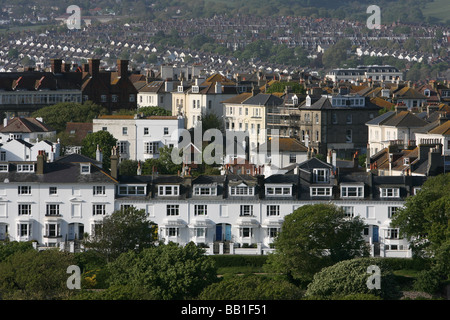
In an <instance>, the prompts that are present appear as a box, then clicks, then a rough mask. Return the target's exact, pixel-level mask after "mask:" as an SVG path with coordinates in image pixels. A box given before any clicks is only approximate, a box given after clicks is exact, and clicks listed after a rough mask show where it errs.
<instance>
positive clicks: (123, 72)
mask: <svg viewBox="0 0 450 320" xmlns="http://www.w3.org/2000/svg"><path fill="white" fill-rule="evenodd" d="M117 72H118V76H119V77H128V60H117Z"/></svg>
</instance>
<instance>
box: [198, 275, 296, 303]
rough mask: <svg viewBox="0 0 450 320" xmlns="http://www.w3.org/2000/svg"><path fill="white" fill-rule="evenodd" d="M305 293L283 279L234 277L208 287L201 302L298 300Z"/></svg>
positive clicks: (202, 294)
mask: <svg viewBox="0 0 450 320" xmlns="http://www.w3.org/2000/svg"><path fill="white" fill-rule="evenodd" d="M302 295H303V291H302V290H301V289H300V288H298V287H296V286H295V285H293V284H291V283H289V282H288V281H287V280H286V279H283V278H268V277H264V276H257V275H246V276H232V277H227V278H224V279H223V280H221V281H220V282H218V283H214V284H212V285H210V286H208V287H206V288H205V289H204V290H203V291H202V292H201V293H200V295H199V297H198V298H199V299H200V300H297V299H300V298H301V297H302Z"/></svg>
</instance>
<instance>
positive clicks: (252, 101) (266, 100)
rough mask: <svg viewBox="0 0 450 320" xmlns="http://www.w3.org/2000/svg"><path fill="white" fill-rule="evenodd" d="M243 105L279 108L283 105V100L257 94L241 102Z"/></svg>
mask: <svg viewBox="0 0 450 320" xmlns="http://www.w3.org/2000/svg"><path fill="white" fill-rule="evenodd" d="M242 104H244V105H262V106H279V105H282V104H283V99H281V98H279V97H277V96H275V95H273V94H266V93H258V94H256V95H254V96H251V97H250V98H248V99H247V100H245V101H243V102H242Z"/></svg>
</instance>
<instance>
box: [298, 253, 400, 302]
mask: <svg viewBox="0 0 450 320" xmlns="http://www.w3.org/2000/svg"><path fill="white" fill-rule="evenodd" d="M372 266H376V267H378V268H379V271H380V272H379V276H380V279H379V287H378V288H377V286H375V281H378V280H372V279H373V278H370V277H373V275H374V273H372V271H371V270H372V269H369V270H370V272H368V271H367V270H368V268H369V267H372ZM368 281H369V282H370V284H372V285H371V286H368V285H367V282H368ZM372 282H373V283H372ZM354 294H372V295H374V296H378V297H382V298H383V299H393V298H398V296H399V291H398V287H397V284H396V282H395V278H394V274H393V273H392V270H391V268H390V266H389V264H388V263H386V260H383V259H380V258H357V259H352V260H345V261H341V262H338V263H336V264H334V265H332V266H329V267H326V268H323V269H322V270H321V271H319V272H318V273H316V274H315V275H314V279H313V281H312V282H311V283H310V284H309V285H308V289H307V290H306V293H305V296H306V297H311V296H317V297H320V298H324V299H330V298H333V297H336V296H347V295H354Z"/></svg>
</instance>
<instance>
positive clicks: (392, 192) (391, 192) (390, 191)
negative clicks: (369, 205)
mask: <svg viewBox="0 0 450 320" xmlns="http://www.w3.org/2000/svg"><path fill="white" fill-rule="evenodd" d="M380 195H381V197H382V198H399V197H400V188H380Z"/></svg>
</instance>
